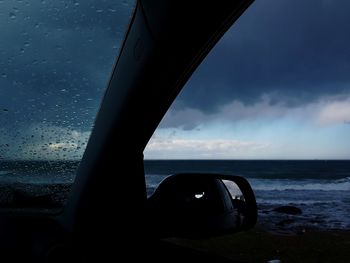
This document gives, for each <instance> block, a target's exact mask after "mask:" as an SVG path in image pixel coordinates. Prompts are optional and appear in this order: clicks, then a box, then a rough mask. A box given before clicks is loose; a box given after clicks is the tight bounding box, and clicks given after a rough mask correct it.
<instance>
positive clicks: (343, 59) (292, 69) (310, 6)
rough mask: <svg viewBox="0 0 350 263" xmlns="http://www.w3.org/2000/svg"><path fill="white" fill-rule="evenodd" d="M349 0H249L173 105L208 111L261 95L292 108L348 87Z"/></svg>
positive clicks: (247, 102)
mask: <svg viewBox="0 0 350 263" xmlns="http://www.w3.org/2000/svg"><path fill="white" fill-rule="evenodd" d="M349 8H350V2H349V1H343V0H342V1H337V2H336V3H335V2H328V1H319V0H310V1H290V0H279V1H277V2H276V1H274V0H261V1H255V2H254V3H253V4H252V6H251V7H250V8H249V9H248V10H247V11H246V12H245V13H244V14H243V15H242V17H241V18H240V19H239V20H238V21H237V22H236V23H235V24H234V25H233V26H232V28H231V29H230V30H229V31H228V32H227V33H226V34H225V36H224V37H223V39H222V40H220V42H219V43H218V44H217V46H216V47H215V48H214V49H213V50H212V52H211V53H210V54H209V55H208V57H207V58H206V59H205V61H204V62H203V63H202V64H201V65H200V66H199V68H198V69H197V71H196V72H195V73H194V75H193V76H192V77H191V79H190V80H189V82H188V84H187V85H186V87H185V89H184V90H183V92H182V93H181V95H180V97H179V98H178V102H177V104H176V107H178V108H179V109H181V108H183V107H187V108H192V109H198V110H200V111H202V112H205V113H215V112H216V111H217V110H218V109H219V108H220V107H222V105H225V104H227V103H231V102H232V100H237V101H240V102H242V103H243V104H245V105H250V104H255V103H256V102H258V101H259V100H260V99H261V96H262V95H263V94H270V95H271V96H272V97H271V99H272V102H273V101H277V102H278V101H283V102H284V103H285V104H286V106H289V107H299V106H300V105H303V104H308V103H312V102H316V101H318V100H319V99H320V98H322V97H324V96H331V95H333V94H344V93H349V91H350V75H349V74H348V72H350V63H349V61H350V52H348V50H349V49H348V47H349V45H350V27H349V26H348V24H349V16H348V10H349Z"/></svg>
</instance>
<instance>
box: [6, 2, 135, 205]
mask: <svg viewBox="0 0 350 263" xmlns="http://www.w3.org/2000/svg"><path fill="white" fill-rule="evenodd" d="M133 7H134V1H132V0H131V1H126V0H123V1H112V0H104V1H94V0H84V1H78V0H74V1H73V0H69V1H68V0H61V1H45V0H36V1H11V0H8V1H6V0H0V32H1V41H0V90H1V96H0V123H1V126H0V184H1V187H3V188H4V189H6V190H2V191H1V193H2V194H1V197H0V205H1V204H8V203H16V202H17V203H18V204H19V203H21V202H22V201H20V200H22V199H26V200H27V199H28V198H29V197H31V198H36V199H38V198H39V197H40V198H41V199H42V200H41V201H40V202H46V201H48V199H50V198H51V197H45V198H46V199H47V200H46V199H45V198H44V195H45V194H46V195H47V194H48V193H47V192H45V193H44V192H41V193H39V192H37V191H33V187H34V186H33V184H34V183H35V184H37V183H40V185H41V186H40V187H39V188H40V189H44V188H43V187H42V185H43V184H51V185H52V184H54V183H56V184H58V183H60V184H63V183H70V184H71V182H72V181H73V178H74V174H75V170H76V168H77V166H78V163H79V161H80V159H81V158H82V155H83V153H84V150H85V147H86V143H87V141H88V139H89V135H90V132H91V129H92V127H93V123H94V120H95V117H96V114H97V111H98V107H99V104H100V102H101V98H102V95H103V93H104V90H105V88H106V85H107V81H108V79H109V76H110V74H111V71H112V67H113V62H114V61H115V58H116V56H117V54H118V50H119V47H120V45H121V42H122V40H123V37H124V33H125V30H126V28H127V25H128V22H129V20H130V16H131V13H132V10H133ZM9 187H10V188H9ZM28 187H29V188H30V190H29V188H28ZM46 190H47V189H46ZM34 192H35V193H34ZM3 193H7V194H3ZM23 195H25V196H26V195H30V196H29V197H28V196H26V197H28V198H22V197H23ZM40 198H39V199H40ZM39 199H38V200H39ZM38 202H39V201H38Z"/></svg>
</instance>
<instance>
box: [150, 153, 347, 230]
mask: <svg viewBox="0 0 350 263" xmlns="http://www.w3.org/2000/svg"><path fill="white" fill-rule="evenodd" d="M145 171H146V185H147V193H148V195H151V194H152V192H153V191H154V190H155V188H156V187H157V185H158V184H159V183H160V182H161V181H162V180H163V179H164V178H166V177H167V176H168V175H170V174H174V173H183V172H200V173H205V172H209V173H221V174H232V175H240V176H243V177H245V178H246V179H247V180H248V181H249V183H250V184H251V186H252V188H253V191H254V193H255V196H256V200H257V204H258V212H259V216H258V221H259V223H260V224H263V225H265V226H267V227H268V228H270V229H275V230H280V229H284V230H288V229H293V231H295V230H297V231H306V230H310V229H317V230H350V216H349V215H350V161H320V160H314V161H238V160H186V161H179V160H178V161H168V160H167V161H146V162H145ZM286 205H288V206H294V207H298V208H300V209H301V211H302V213H301V214H299V215H290V214H283V213H278V212H275V211H274V209H275V208H278V207H281V206H286Z"/></svg>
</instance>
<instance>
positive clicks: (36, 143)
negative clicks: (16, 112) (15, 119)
mask: <svg viewBox="0 0 350 263" xmlns="http://www.w3.org/2000/svg"><path fill="white" fill-rule="evenodd" d="M89 136H90V132H81V131H78V130H75V129H71V128H67V127H58V126H53V125H43V124H32V125H30V126H29V127H27V128H23V129H21V130H18V131H16V133H15V134H13V133H11V132H9V131H8V130H6V129H1V130H0V158H1V159H3V160H80V159H81V157H82V156H83V153H84V150H85V147H86V144H87V141H88V139H89Z"/></svg>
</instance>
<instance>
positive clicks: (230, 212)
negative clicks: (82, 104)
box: [148, 173, 257, 238]
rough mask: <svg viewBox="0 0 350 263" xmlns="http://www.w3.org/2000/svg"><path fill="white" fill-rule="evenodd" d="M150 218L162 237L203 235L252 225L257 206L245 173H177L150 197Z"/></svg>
mask: <svg viewBox="0 0 350 263" xmlns="http://www.w3.org/2000/svg"><path fill="white" fill-rule="evenodd" d="M148 219H149V220H148V223H149V225H148V226H149V228H150V229H149V230H150V231H151V232H152V233H153V234H154V233H156V235H157V236H159V237H188V238H201V237H209V236H215V235H221V234H226V233H234V232H238V231H244V230H248V229H251V228H252V227H253V226H254V225H255V223H256V220H257V206H256V201H255V196H254V193H253V190H252V188H251V187H250V184H249V183H248V181H247V180H246V179H244V178H243V177H240V176H230V175H220V174H195V173H188V174H175V175H172V176H169V177H168V178H166V179H165V180H163V181H162V182H161V183H160V185H159V186H158V188H157V189H156V191H155V192H154V193H153V195H152V196H151V197H150V198H149V199H148Z"/></svg>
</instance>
